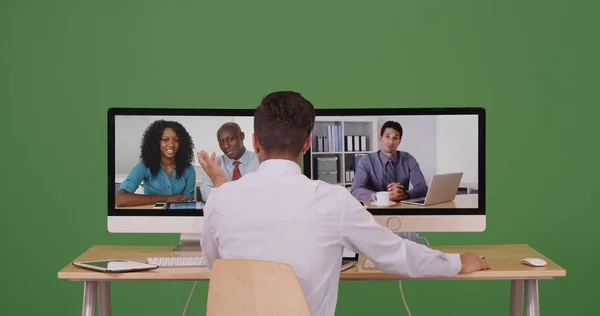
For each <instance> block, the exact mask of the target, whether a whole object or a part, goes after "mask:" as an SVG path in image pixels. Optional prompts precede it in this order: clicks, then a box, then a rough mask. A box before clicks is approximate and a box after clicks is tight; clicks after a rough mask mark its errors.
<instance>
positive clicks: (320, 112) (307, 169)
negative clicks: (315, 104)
mask: <svg viewBox="0 0 600 316" xmlns="http://www.w3.org/2000/svg"><path fill="white" fill-rule="evenodd" d="M315 113H316V117H326V116H370V117H373V116H426V115H432V116H435V115H477V117H478V145H479V146H478V148H479V152H478V176H479V179H478V204H477V206H478V207H477V208H454V209H449V208H434V207H427V208H420V207H414V208H412V207H411V208H401V209H398V208H381V207H378V208H370V207H367V210H368V211H369V212H370V213H371V214H372V215H374V216H389V215H393V216H404V215H406V216H409V215H424V216H434V215H437V216H439V215H486V199H485V197H486V185H485V179H486V172H485V170H486V169H485V165H486V156H485V153H486V149H485V147H486V141H485V134H486V120H485V108H483V107H436V108H344V109H315ZM312 149H313V146H311V147H310V148H309V150H308V151H307V152H306V153H305V154H304V156H303V172H304V175H305V176H307V177H308V178H311V172H312V169H311V161H310V157H311V151H312Z"/></svg>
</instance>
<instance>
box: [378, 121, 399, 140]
mask: <svg viewBox="0 0 600 316" xmlns="http://www.w3.org/2000/svg"><path fill="white" fill-rule="evenodd" d="M386 128H393V129H395V130H396V131H398V134H400V138H402V125H400V123H398V122H394V121H387V122H385V123H383V126H382V127H381V132H380V133H379V136H383V133H384V132H385V129H386Z"/></svg>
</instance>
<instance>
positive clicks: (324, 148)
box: [323, 135, 329, 152]
mask: <svg viewBox="0 0 600 316" xmlns="http://www.w3.org/2000/svg"><path fill="white" fill-rule="evenodd" d="M323 151H324V152H328V151H329V140H328V139H327V135H326V136H323Z"/></svg>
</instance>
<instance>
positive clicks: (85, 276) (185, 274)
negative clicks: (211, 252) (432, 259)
mask: <svg viewBox="0 0 600 316" xmlns="http://www.w3.org/2000/svg"><path fill="white" fill-rule="evenodd" d="M431 248H434V249H437V250H440V251H443V252H449V253H463V252H465V251H473V252H475V253H477V254H480V255H483V256H485V257H486V260H487V261H488V262H489V263H490V264H491V265H492V266H493V267H494V268H493V269H492V270H487V271H478V272H474V273H471V274H459V275H457V276H455V277H451V278H446V277H441V278H440V277H431V278H426V279H429V280H442V279H444V280H511V281H512V288H511V303H510V304H511V307H510V315H512V316H515V315H522V307H523V296H524V294H525V298H526V305H527V315H539V297H538V296H539V294H538V280H539V279H552V278H554V277H564V276H566V275H567V272H566V270H565V269H563V268H562V267H560V266H559V265H557V264H556V263H554V262H552V261H551V260H550V259H548V258H547V257H545V256H544V255H542V254H540V253H539V252H537V251H535V250H534V249H532V248H531V247H529V246H527V245H474V246H438V247H431ZM172 249H173V247H171V246H93V247H91V248H90V249H88V250H87V251H86V252H84V253H83V254H82V255H80V256H79V257H77V258H76V259H75V260H73V261H85V260H103V259H129V260H135V261H140V262H144V260H145V258H147V257H167V256H180V255H177V254H174V253H172V252H171V250H172ZM183 255H187V256H190V255H191V256H193V255H196V256H198V255H200V253H196V254H183ZM183 255H181V256H183ZM530 257H536V258H541V259H544V260H546V261H547V262H548V265H546V266H545V267H530V266H526V265H523V264H521V263H520V262H519V260H520V259H522V258H530ZM58 278H59V279H69V280H73V281H84V291H83V293H84V295H83V307H82V315H84V316H85V315H94V313H95V310H96V297H97V298H98V303H99V312H100V315H102V316H106V315H110V314H111V306H110V282H111V281H142V280H149V281H165V280H179V281H198V280H203V281H207V280H209V279H210V270H209V269H208V268H206V267H194V268H158V269H155V270H150V271H143V272H129V273H102V272H96V271H92V270H87V269H83V268H79V267H76V266H74V265H72V264H71V263H69V264H68V265H67V266H65V267H64V268H63V269H62V270H60V271H59V272H58ZM340 278H341V279H342V280H403V279H408V278H406V277H404V276H398V275H390V274H386V273H383V272H381V271H380V270H377V269H363V268H361V267H353V268H350V269H348V270H345V271H344V272H342V273H341V276H340ZM524 292H525V293H524Z"/></svg>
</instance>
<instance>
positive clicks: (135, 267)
mask: <svg viewBox="0 0 600 316" xmlns="http://www.w3.org/2000/svg"><path fill="white" fill-rule="evenodd" d="M73 264H74V265H76V266H78V267H81V268H86V269H91V270H96V271H102V272H131V271H143V270H151V269H156V268H158V266H157V265H154V264H147V263H141V262H136V261H130V260H123V259H111V260H95V261H76V262H73Z"/></svg>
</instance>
